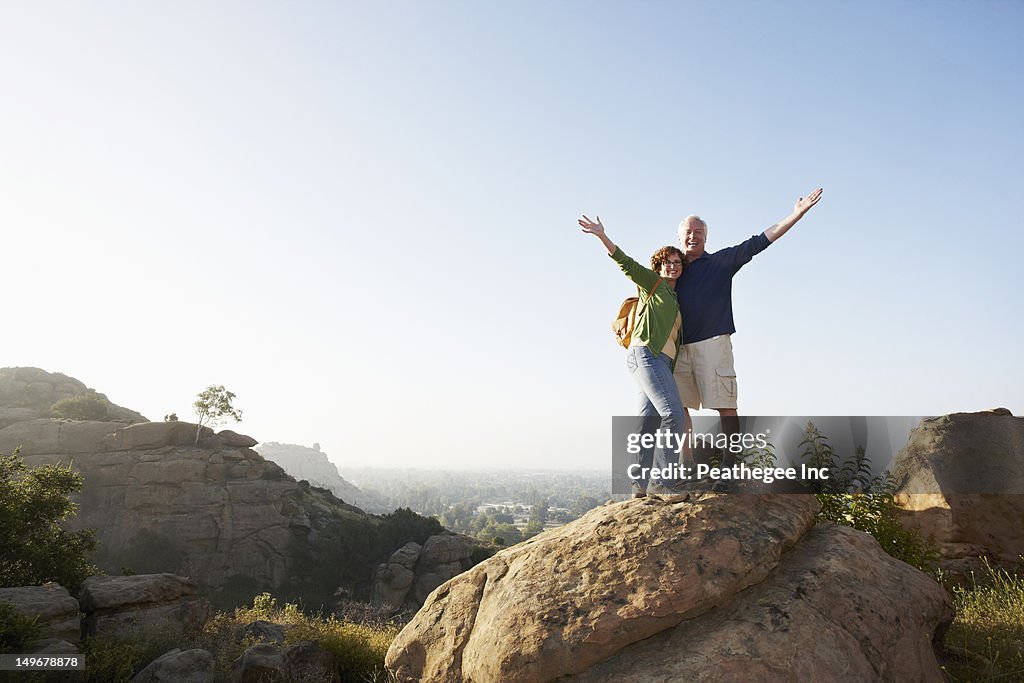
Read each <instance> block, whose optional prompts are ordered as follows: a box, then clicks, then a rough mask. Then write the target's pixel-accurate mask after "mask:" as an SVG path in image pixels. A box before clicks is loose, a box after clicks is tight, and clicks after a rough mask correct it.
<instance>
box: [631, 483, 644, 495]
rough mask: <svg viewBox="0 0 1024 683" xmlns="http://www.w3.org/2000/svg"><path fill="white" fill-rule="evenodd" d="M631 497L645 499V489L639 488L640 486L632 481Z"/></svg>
mask: <svg viewBox="0 0 1024 683" xmlns="http://www.w3.org/2000/svg"><path fill="white" fill-rule="evenodd" d="M633 497H634V498H646V497H647V489H645V488H644V487H643V486H641V485H640V484H638V483H636V482H635V481H634V482H633Z"/></svg>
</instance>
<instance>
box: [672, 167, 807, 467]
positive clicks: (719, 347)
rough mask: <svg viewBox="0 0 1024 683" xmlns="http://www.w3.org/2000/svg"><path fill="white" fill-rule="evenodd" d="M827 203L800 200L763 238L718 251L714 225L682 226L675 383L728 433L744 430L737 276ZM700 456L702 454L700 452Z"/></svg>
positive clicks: (691, 404)
mask: <svg viewBox="0 0 1024 683" xmlns="http://www.w3.org/2000/svg"><path fill="white" fill-rule="evenodd" d="M819 199H821V188H820V187H819V188H818V189H816V190H814V191H813V192H811V193H810V194H809V195H807V196H806V197H800V198H799V199H798V200H797V201H796V204H795V205H794V206H793V213H791V214H789V215H788V216H787V217H785V218H783V219H782V220H781V221H779V222H778V223H776V224H775V225H773V226H771V227H770V228H768V229H767V230H765V231H764V232H763V233H761V234H760V235H754V236H753V237H751V238H750V239H748V240H747V241H745V242H742V243H741V244H737V245H736V246H734V247H729V248H727V249H722V250H720V251H716V252H713V253H708V252H706V251H705V250H704V245H705V242H706V240H707V236H708V226H707V224H706V223H705V222H704V221H703V220H701V219H700V218H699V217H697V216H687V217H686V218H684V219H683V220H682V222H681V223H680V224H679V242H680V244H681V246H682V248H683V255H684V256H685V257H686V267H685V268H684V269H683V274H682V276H681V277H680V278H679V279H678V280H677V281H676V298H677V299H678V300H679V309H680V311H681V313H682V318H683V347H682V348H681V349H680V355H679V358H678V359H677V362H676V368H675V373H674V374H675V380H676V384H677V385H678V387H679V395H680V396H681V397H682V399H683V405H685V406H686V407H687V408H691V409H693V410H697V409H700V408H710V409H713V410H717V411H718V414H719V415H720V416H721V419H722V431H723V432H724V433H725V434H727V435H729V437H730V439H731V438H732V434H735V433H738V432H739V428H740V425H739V417H738V416H737V412H736V405H737V404H736V396H737V391H736V369H735V367H734V365H733V357H732V339H731V335H732V333H733V332H735V331H736V325H735V324H734V323H733V318H732V278H733V276H735V275H736V273H737V272H739V269H740V268H742V267H743V266H744V265H746V264H747V263H749V262H750V260H751V259H752V258H754V256H756V255H757V254H759V253H761V252H762V251H764V250H765V249H767V248H768V245H770V244H771V243H772V242H775V241H776V240H777V239H779V238H780V237H782V236H783V235H785V234H786V232H787V231H788V230H789V229H790V228H792V227H793V226H794V225H795V224H796V222H797V221H799V220H800V219H801V218H803V217H804V214H806V213H807V212H808V211H809V210H810V209H811V207H812V206H814V205H815V204H817V203H818V200H819ZM695 455H697V454H696V453H695ZM734 459H735V455H734V454H733V453H732V452H731V451H730V450H729V449H726V451H725V455H724V456H723V461H722V467H732V465H733V463H734Z"/></svg>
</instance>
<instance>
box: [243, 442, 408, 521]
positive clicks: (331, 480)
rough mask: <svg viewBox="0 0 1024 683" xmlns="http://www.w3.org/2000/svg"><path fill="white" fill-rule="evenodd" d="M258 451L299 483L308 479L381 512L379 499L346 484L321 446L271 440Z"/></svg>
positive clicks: (334, 492)
mask: <svg viewBox="0 0 1024 683" xmlns="http://www.w3.org/2000/svg"><path fill="white" fill-rule="evenodd" d="M256 451H257V452H258V453H259V454H260V455H262V456H263V457H264V458H266V459H267V460H271V461H273V462H275V463H277V464H278V465H280V466H281V468H282V469H283V470H284V471H285V472H287V473H288V474H289V475H291V476H292V477H294V478H295V480H296V481H302V480H306V481H308V482H309V483H310V484H312V485H313V486H319V487H320V488H324V489H327V490H328V491H330V492H331V493H333V494H334V495H335V496H337V497H338V498H340V499H341V500H343V501H345V502H347V503H351V504H353V505H357V506H359V507H361V508H364V509H367V510H372V511H378V512H379V511H382V510H380V509H379V508H380V505H379V504H378V501H377V500H376V496H374V495H373V494H371V493H368V492H366V491H362V490H360V489H359V487H357V486H355V485H354V484H352V483H351V482H349V481H346V480H345V478H344V477H342V476H341V474H339V473H338V468H337V467H335V466H334V463H332V462H331V461H330V460H328V458H327V454H326V453H324V452H323V451H321V450H320V444H318V443H315V444H313V447H312V448H310V447H308V446H300V445H298V444H292V443H276V442H274V441H268V442H266V443H263V444H260V445H259V446H257V447H256ZM391 509H394V508H391Z"/></svg>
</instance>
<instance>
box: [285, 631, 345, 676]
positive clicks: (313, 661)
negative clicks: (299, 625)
mask: <svg viewBox="0 0 1024 683" xmlns="http://www.w3.org/2000/svg"><path fill="white" fill-rule="evenodd" d="M284 666H285V672H286V674H287V677H288V680H289V681H317V682H318V683H340V681H341V677H340V676H339V675H338V665H337V661H336V659H335V657H334V655H333V654H331V653H330V652H327V651H326V650H323V649H321V647H320V646H319V645H318V644H317V643H314V642H313V641H311V640H301V641H299V642H298V643H295V644H294V645H292V646H291V647H290V648H288V649H287V650H285V652H284Z"/></svg>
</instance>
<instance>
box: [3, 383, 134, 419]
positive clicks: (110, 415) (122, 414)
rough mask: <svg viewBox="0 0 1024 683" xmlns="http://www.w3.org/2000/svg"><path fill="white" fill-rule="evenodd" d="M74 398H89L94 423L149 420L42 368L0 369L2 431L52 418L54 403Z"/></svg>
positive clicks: (79, 384)
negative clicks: (22, 422) (23, 422)
mask: <svg viewBox="0 0 1024 683" xmlns="http://www.w3.org/2000/svg"><path fill="white" fill-rule="evenodd" d="M75 397H83V398H85V397H89V398H90V399H93V400H92V401H91V404H92V405H91V407H92V408H93V410H96V411H98V412H99V415H94V416H92V417H93V419H103V420H108V421H120V422H146V418H145V417H143V416H142V415H140V414H139V413H137V412H135V411H134V410H129V409H128V408H123V407H121V406H119V405H115V404H113V403H111V402H110V399H108V398H107V397H106V396H104V395H103V394H101V393H99V392H97V391H96V390H94V389H90V388H89V387H87V386H85V384H83V383H82V382H80V381H78V380H77V379H75V378H74V377H68V376H67V375H64V374H61V373H59V372H47V371H45V370H41V369H39V368H0V429H2V428H3V427H7V426H8V425H12V424H14V423H15V422H21V421H23V420H33V419H36V418H43V417H51V416H52V415H51V411H52V410H53V406H54V404H55V403H58V402H59V401H62V400H66V399H72V398H75Z"/></svg>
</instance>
